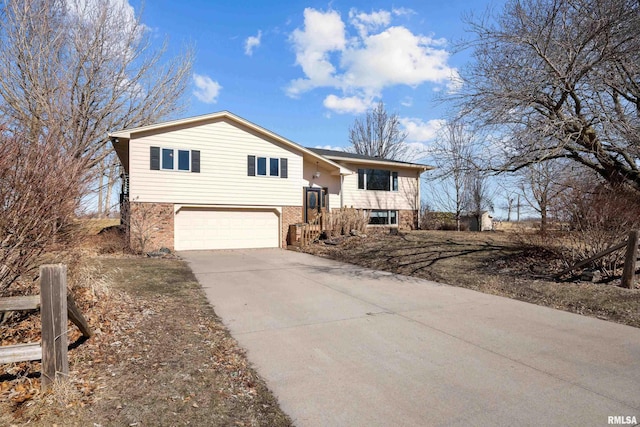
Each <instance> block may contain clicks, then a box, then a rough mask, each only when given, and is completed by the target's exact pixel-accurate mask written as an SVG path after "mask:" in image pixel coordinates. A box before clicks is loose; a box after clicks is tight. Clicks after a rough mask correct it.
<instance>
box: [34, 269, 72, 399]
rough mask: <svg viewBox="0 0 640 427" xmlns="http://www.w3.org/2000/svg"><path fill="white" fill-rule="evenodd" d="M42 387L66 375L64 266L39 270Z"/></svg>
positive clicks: (65, 285) (67, 370) (65, 284)
mask: <svg viewBox="0 0 640 427" xmlns="http://www.w3.org/2000/svg"><path fill="white" fill-rule="evenodd" d="M40 314H41V316H42V388H43V389H44V388H46V387H47V386H48V385H49V384H51V383H52V382H53V381H55V380H56V378H58V375H60V377H61V378H64V377H66V376H67V375H69V359H68V355H67V266H66V265H62V264H57V265H51V264H50V265H43V266H41V267H40Z"/></svg>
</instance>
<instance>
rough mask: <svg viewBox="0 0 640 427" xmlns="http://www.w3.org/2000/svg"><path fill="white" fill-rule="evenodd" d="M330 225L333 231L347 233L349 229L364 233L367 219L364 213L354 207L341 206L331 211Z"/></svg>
mask: <svg viewBox="0 0 640 427" xmlns="http://www.w3.org/2000/svg"><path fill="white" fill-rule="evenodd" d="M329 221H330V225H331V229H332V230H333V232H334V233H337V234H349V232H351V230H356V231H359V232H361V233H364V232H365V231H366V228H367V224H368V223H369V220H368V218H367V216H366V215H365V213H364V212H363V211H361V210H358V209H354V208H342V209H340V210H337V211H333V212H331V216H330V219H329Z"/></svg>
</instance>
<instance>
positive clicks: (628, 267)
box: [622, 230, 638, 289]
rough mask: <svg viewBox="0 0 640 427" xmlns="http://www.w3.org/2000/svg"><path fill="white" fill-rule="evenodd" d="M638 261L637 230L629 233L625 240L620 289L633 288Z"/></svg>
mask: <svg viewBox="0 0 640 427" xmlns="http://www.w3.org/2000/svg"><path fill="white" fill-rule="evenodd" d="M637 260H638V230H633V231H632V232H630V233H629V238H628V239H627V253H626V255H625V257H624V270H623V271H622V287H623V288H629V289H631V288H633V286H634V284H635V283H634V282H635V274H636V261H637Z"/></svg>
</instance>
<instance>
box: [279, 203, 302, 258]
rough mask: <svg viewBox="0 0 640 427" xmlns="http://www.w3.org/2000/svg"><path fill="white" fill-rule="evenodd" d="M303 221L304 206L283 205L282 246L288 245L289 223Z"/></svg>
mask: <svg viewBox="0 0 640 427" xmlns="http://www.w3.org/2000/svg"><path fill="white" fill-rule="evenodd" d="M301 222H303V218H302V206H283V207H282V248H286V247H287V241H288V240H287V237H288V234H289V225H291V224H298V223H301Z"/></svg>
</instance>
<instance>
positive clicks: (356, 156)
mask: <svg viewBox="0 0 640 427" xmlns="http://www.w3.org/2000/svg"><path fill="white" fill-rule="evenodd" d="M306 148H307V150H311V151H313V152H314V153H316V154H320V155H321V156H325V157H328V158H331V157H344V158H346V159H354V160H358V159H360V160H375V161H383V162H393V163H400V164H403V165H415V164H416V163H411V162H402V161H400V160H390V159H383V158H382V157H375V156H365V155H364V154H356V153H349V152H346V151H338V150H326V149H324V148H311V147H306Z"/></svg>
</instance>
